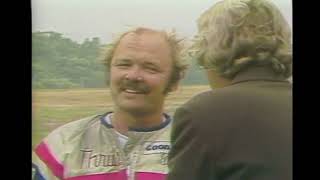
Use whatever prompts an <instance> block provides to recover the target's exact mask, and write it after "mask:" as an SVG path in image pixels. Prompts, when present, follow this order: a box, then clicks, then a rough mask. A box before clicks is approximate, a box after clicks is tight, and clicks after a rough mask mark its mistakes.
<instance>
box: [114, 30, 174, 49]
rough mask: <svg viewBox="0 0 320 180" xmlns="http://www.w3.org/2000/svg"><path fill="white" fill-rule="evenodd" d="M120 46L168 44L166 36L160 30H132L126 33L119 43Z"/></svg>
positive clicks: (157, 45)
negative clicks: (139, 31)
mask: <svg viewBox="0 0 320 180" xmlns="http://www.w3.org/2000/svg"><path fill="white" fill-rule="evenodd" d="M119 46H126V47H137V48H139V47H150V48H152V47H155V48H156V47H159V46H168V44H167V42H166V40H165V37H164V35H163V34H161V33H160V32H156V31H145V32H141V33H139V34H138V33H135V32H130V33H128V34H126V35H124V36H123V37H122V38H121V40H120V43H119Z"/></svg>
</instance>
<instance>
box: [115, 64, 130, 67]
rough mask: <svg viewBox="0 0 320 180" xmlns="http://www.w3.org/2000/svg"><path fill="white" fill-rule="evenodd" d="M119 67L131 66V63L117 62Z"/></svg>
mask: <svg viewBox="0 0 320 180" xmlns="http://www.w3.org/2000/svg"><path fill="white" fill-rule="evenodd" d="M116 66H117V67H129V66H130V64H127V63H120V64H116Z"/></svg>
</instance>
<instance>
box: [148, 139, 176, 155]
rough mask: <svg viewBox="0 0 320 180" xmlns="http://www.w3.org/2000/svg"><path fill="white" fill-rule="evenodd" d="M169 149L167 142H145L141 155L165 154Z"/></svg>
mask: <svg viewBox="0 0 320 180" xmlns="http://www.w3.org/2000/svg"><path fill="white" fill-rule="evenodd" d="M170 148H171V146H170V142H168V141H156V142H145V143H144V152H143V154H145V155H147V154H163V153H165V154H167V153H168V152H169V150H170Z"/></svg>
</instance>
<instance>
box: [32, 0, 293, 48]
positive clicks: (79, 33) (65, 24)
mask: <svg viewBox="0 0 320 180" xmlns="http://www.w3.org/2000/svg"><path fill="white" fill-rule="evenodd" d="M218 1H219V0H32V1H31V2H32V29H33V31H56V32H60V33H63V34H64V36H65V37H68V38H71V39H73V40H75V41H78V42H82V41H83V40H84V39H85V38H92V37H99V38H101V40H102V43H107V42H109V41H110V40H111V38H112V35H113V34H115V33H119V32H123V31H124V30H126V29H127V28H128V27H132V26H133V27H135V26H146V27H151V28H158V29H165V30H170V29H172V28H174V29H175V30H176V31H177V32H178V33H179V34H181V35H182V36H183V37H191V36H193V35H195V34H196V32H197V29H196V19H197V18H198V17H199V15H200V14H201V13H202V12H203V11H204V10H206V9H208V8H209V7H211V6H212V5H213V4H214V3H215V2H218ZM272 2H274V3H275V4H276V5H277V6H278V7H279V9H280V10H281V11H282V12H283V14H284V16H285V18H286V19H287V20H288V22H289V24H290V26H291V27H292V1H291V0H272Z"/></svg>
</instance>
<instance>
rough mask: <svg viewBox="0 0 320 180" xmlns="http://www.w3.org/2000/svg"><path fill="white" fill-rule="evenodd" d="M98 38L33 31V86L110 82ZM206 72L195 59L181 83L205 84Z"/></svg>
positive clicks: (87, 85)
mask: <svg viewBox="0 0 320 180" xmlns="http://www.w3.org/2000/svg"><path fill="white" fill-rule="evenodd" d="M104 46H105V44H102V43H101V40H100V39H99V38H98V37H93V38H86V39H85V40H84V41H83V42H82V43H78V42H76V41H73V40H72V39H70V38H67V37H65V36H64V35H63V34H62V33H58V32H53V31H50V32H40V31H38V32H33V33H32V87H33V88H46V89H50V88H99V87H105V86H106V85H108V83H107V82H106V80H107V79H108V78H107V77H106V76H107V74H106V73H105V66H104V65H103V64H102V60H101V49H102V48H103V47H104ZM206 83H207V81H206V79H205V77H204V75H203V72H201V71H200V70H199V68H197V66H196V65H195V63H194V62H192V63H191V66H190V68H189V70H188V72H187V74H186V77H185V78H184V80H183V81H182V84H185V85H186V84H206Z"/></svg>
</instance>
